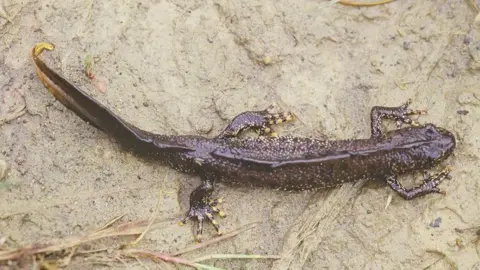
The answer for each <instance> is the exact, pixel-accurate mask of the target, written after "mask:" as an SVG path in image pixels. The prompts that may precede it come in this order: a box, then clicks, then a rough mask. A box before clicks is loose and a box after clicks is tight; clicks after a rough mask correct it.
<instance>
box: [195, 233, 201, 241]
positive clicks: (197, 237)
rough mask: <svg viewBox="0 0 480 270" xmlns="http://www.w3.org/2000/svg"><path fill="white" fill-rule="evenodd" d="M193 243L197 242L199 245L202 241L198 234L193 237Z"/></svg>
mask: <svg viewBox="0 0 480 270" xmlns="http://www.w3.org/2000/svg"><path fill="white" fill-rule="evenodd" d="M195 241H197V243H200V242H201V241H202V236H201V235H200V234H197V235H196V236H195Z"/></svg>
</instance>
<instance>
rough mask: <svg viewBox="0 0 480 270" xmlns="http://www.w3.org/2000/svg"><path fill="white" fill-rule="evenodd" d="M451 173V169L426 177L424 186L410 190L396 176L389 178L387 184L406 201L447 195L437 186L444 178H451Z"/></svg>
mask: <svg viewBox="0 0 480 270" xmlns="http://www.w3.org/2000/svg"><path fill="white" fill-rule="evenodd" d="M450 171H451V169H450V168H446V169H444V170H443V171H441V172H440V173H437V174H434V175H431V176H425V177H424V180H423V184H422V185H421V186H418V187H414V188H410V189H407V188H404V187H403V186H402V184H400V183H399V182H398V181H397V179H396V177H395V176H391V177H389V178H388V179H387V183H388V185H389V186H390V187H391V188H392V189H393V190H394V191H395V192H397V193H398V194H399V195H400V196H402V197H403V198H404V199H405V200H411V199H414V198H417V197H421V196H423V195H426V194H429V193H440V194H444V195H445V192H444V191H442V190H440V189H439V188H438V187H437V186H438V184H440V182H441V181H442V180H443V179H444V178H448V177H449V173H450Z"/></svg>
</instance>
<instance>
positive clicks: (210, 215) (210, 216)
mask: <svg viewBox="0 0 480 270" xmlns="http://www.w3.org/2000/svg"><path fill="white" fill-rule="evenodd" d="M206 215H207V217H209V218H213V216H212V214H210V213H206ZM212 223H213V222H212Z"/></svg>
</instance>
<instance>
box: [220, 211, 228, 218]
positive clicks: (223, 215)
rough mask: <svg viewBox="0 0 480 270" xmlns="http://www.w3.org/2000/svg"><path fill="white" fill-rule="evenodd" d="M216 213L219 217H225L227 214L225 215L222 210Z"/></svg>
mask: <svg viewBox="0 0 480 270" xmlns="http://www.w3.org/2000/svg"><path fill="white" fill-rule="evenodd" d="M218 215H219V216H220V217H226V216H227V215H225V213H224V212H223V211H220V212H218Z"/></svg>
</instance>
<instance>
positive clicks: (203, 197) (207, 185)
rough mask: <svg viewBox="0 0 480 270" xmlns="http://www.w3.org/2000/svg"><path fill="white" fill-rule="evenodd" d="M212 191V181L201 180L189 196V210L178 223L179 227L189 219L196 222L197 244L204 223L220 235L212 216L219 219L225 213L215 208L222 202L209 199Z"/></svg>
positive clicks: (218, 226) (218, 227)
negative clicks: (206, 222) (209, 224)
mask: <svg viewBox="0 0 480 270" xmlns="http://www.w3.org/2000/svg"><path fill="white" fill-rule="evenodd" d="M213 189H214V188H213V182H212V181H210V180H208V179H206V178H204V179H202V184H201V185H200V186H198V187H197V188H196V189H195V190H194V191H192V193H191V194H190V209H189V210H188V212H187V214H186V216H185V218H184V219H183V220H182V221H180V225H183V224H185V223H186V222H187V220H189V219H194V220H195V221H196V223H197V226H196V230H195V239H196V240H197V242H201V237H202V233H203V222H204V221H208V222H210V223H211V224H212V225H213V227H214V228H215V230H216V231H217V233H218V234H219V235H220V234H222V232H221V231H220V225H219V224H218V222H217V221H216V220H215V219H214V217H213V215H214V214H218V215H219V216H220V217H225V213H224V212H223V211H221V210H220V209H218V207H217V205H218V204H220V203H222V200H221V199H217V200H212V199H211V195H212V192H213Z"/></svg>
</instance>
